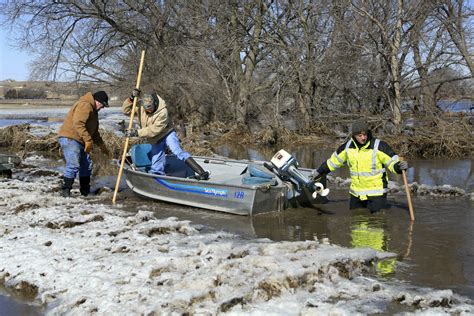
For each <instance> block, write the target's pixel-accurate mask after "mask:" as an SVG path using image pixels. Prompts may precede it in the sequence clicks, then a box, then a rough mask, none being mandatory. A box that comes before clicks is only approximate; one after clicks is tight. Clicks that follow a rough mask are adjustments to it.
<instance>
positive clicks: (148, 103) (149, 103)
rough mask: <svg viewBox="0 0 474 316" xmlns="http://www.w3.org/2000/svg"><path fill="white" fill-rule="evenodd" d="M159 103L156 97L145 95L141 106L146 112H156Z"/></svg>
mask: <svg viewBox="0 0 474 316" xmlns="http://www.w3.org/2000/svg"><path fill="white" fill-rule="evenodd" d="M157 103H158V102H157V100H156V98H155V96H154V95H153V94H150V93H145V94H144V95H143V97H142V99H141V105H142V106H143V108H144V109H145V110H152V109H153V110H154V109H155V107H156V104H157Z"/></svg>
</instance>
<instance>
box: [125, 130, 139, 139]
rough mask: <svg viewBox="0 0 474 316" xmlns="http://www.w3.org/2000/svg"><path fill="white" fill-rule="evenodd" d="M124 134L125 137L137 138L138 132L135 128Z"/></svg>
mask: <svg viewBox="0 0 474 316" xmlns="http://www.w3.org/2000/svg"><path fill="white" fill-rule="evenodd" d="M124 134H125V136H126V137H138V131H137V130H136V129H135V128H132V129H128V130H126V131H125V133H124Z"/></svg>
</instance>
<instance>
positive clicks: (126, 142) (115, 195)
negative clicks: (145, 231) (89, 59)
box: [112, 50, 145, 204]
mask: <svg viewBox="0 0 474 316" xmlns="http://www.w3.org/2000/svg"><path fill="white" fill-rule="evenodd" d="M144 61H145V50H142V56H141V59H140V67H139V68H138V76H137V85H136V88H137V89H140V80H141V78H142V70H143V63H144ZM136 107H137V97H134V98H133V106H132V112H131V113H130V122H129V123H128V130H130V129H132V126H133V116H134V115H135V109H136ZM129 140H130V137H127V138H125V144H124V145H123V154H122V160H121V161H120V169H119V173H118V176H117V182H116V183H115V190H114V196H113V198H112V203H113V204H115V200H116V199H117V192H118V188H119V184H120V178H122V172H123V165H124V163H125V158H127V150H128V142H129Z"/></svg>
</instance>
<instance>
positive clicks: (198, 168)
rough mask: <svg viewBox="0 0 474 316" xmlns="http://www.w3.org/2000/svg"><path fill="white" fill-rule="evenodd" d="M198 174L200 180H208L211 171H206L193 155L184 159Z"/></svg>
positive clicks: (197, 177)
mask: <svg viewBox="0 0 474 316" xmlns="http://www.w3.org/2000/svg"><path fill="white" fill-rule="evenodd" d="M184 162H185V163H186V164H187V165H188V166H189V167H190V168H191V169H192V170H193V171H194V172H195V173H197V175H196V176H195V178H196V179H198V180H207V179H209V171H204V169H202V167H201V166H200V165H199V164H198V163H197V162H196V160H194V159H193V158H192V157H189V158H188V159H186V160H185V161H184Z"/></svg>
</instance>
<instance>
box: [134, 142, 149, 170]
mask: <svg viewBox="0 0 474 316" xmlns="http://www.w3.org/2000/svg"><path fill="white" fill-rule="evenodd" d="M130 156H131V157H132V161H133V164H134V165H135V167H137V168H138V169H139V170H140V171H143V172H148V171H150V168H151V144H136V145H133V146H132V148H130Z"/></svg>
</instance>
